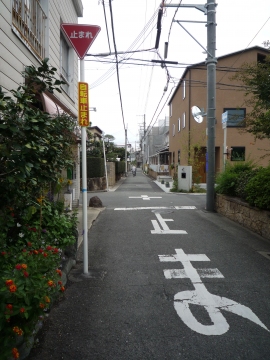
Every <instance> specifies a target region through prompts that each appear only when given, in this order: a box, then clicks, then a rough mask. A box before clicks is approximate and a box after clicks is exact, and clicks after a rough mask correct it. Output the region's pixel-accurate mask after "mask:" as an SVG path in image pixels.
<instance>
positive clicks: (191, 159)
mask: <svg viewBox="0 0 270 360" xmlns="http://www.w3.org/2000/svg"><path fill="white" fill-rule="evenodd" d="M268 54H269V51H268V50H266V49H265V48H262V47H258V46H255V47H252V48H249V49H245V50H242V51H238V52H235V53H231V54H228V55H225V56H221V57H218V59H217V60H218V63H217V71H216V138H215V172H216V174H217V173H218V172H220V171H222V170H223V169H224V166H225V162H226V161H229V162H236V161H247V160H254V161H255V162H256V163H257V164H259V165H262V166H266V165H268V163H269V158H267V157H266V158H263V155H265V154H266V151H265V149H268V150H269V147H270V143H269V140H267V139H264V140H255V139H254V136H253V135H252V134H249V133H247V132H245V131H244V130H245V127H244V121H243V120H244V118H245V115H246V113H248V112H249V111H250V110H251V109H250V108H247V107H246V106H245V102H244V100H245V97H244V89H243V87H242V84H240V83H239V82H238V81H237V80H235V79H232V77H233V75H234V74H235V72H236V71H237V69H239V68H240V67H241V65H243V63H252V62H256V61H263V59H264V58H265V56H266V55H268ZM206 106H207V68H206V65H205V63H198V64H195V65H192V66H189V67H187V68H186V70H185V72H184V74H183V76H182V78H181V80H180V82H179V84H178V86H177V88H176V89H175V91H174V93H173V95H172V96H171V98H170V101H169V107H170V125H169V126H170V131H169V134H170V141H169V143H170V145H169V149H170V153H171V155H170V163H171V165H172V166H171V167H172V168H174V169H173V170H171V173H172V174H173V173H174V171H175V169H176V165H183V166H184V165H192V166H193V167H194V169H195V172H196V177H197V179H198V182H202V183H205V182H206V173H207V117H206V114H205V113H206V111H207V109H206ZM203 109H204V111H203ZM200 110H202V111H201V113H202V114H198V112H199V111H200ZM192 112H193V114H192ZM225 112H227V119H228V120H227V130H226V132H227V135H226V140H225V142H224V129H223V126H222V114H223V113H225ZM224 144H225V145H226V146H225V147H224ZM194 169H193V175H194Z"/></svg>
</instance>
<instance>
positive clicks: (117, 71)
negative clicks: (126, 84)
mask: <svg viewBox="0 0 270 360" xmlns="http://www.w3.org/2000/svg"><path fill="white" fill-rule="evenodd" d="M109 5H110V14H111V26H112V35H113V44H114V51H115V58H116V61H117V62H116V73H117V83H118V90H119V98H120V105H121V112H122V120H123V125H124V129H126V126H125V118H124V111H123V102H122V95H121V88H120V79H119V69H118V58H117V50H116V42H115V34H114V25H113V14H112V1H111V0H110V1H109Z"/></svg>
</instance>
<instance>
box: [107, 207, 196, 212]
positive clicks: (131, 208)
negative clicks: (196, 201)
mask: <svg viewBox="0 0 270 360" xmlns="http://www.w3.org/2000/svg"><path fill="white" fill-rule="evenodd" d="M164 209H165V210H194V209H196V206H147V207H143V206H138V207H130V208H127V207H125V208H115V209H114V210H117V211H127V210H164Z"/></svg>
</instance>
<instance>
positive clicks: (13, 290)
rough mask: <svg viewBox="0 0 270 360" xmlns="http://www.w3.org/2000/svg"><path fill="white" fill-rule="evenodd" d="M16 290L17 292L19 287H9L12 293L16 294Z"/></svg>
mask: <svg viewBox="0 0 270 360" xmlns="http://www.w3.org/2000/svg"><path fill="white" fill-rule="evenodd" d="M16 290H17V286H16V285H10V287H9V291H10V292H16Z"/></svg>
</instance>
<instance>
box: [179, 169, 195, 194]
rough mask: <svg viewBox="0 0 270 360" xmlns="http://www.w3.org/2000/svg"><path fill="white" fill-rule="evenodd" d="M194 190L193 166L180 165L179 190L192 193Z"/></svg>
mask: <svg viewBox="0 0 270 360" xmlns="http://www.w3.org/2000/svg"><path fill="white" fill-rule="evenodd" d="M191 188H192V166H180V165H178V190H185V191H190V189H191Z"/></svg>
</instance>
